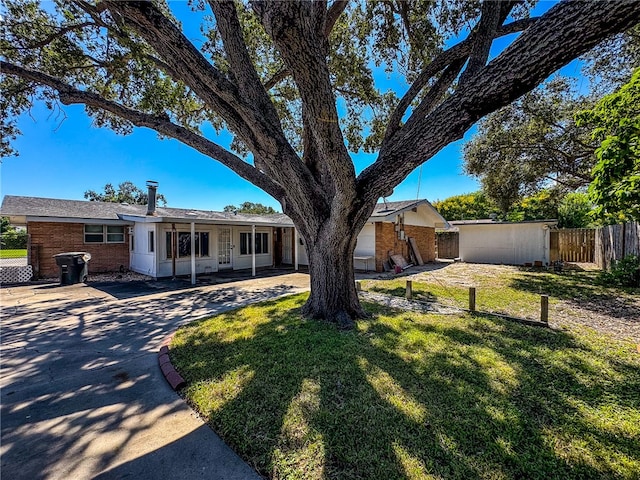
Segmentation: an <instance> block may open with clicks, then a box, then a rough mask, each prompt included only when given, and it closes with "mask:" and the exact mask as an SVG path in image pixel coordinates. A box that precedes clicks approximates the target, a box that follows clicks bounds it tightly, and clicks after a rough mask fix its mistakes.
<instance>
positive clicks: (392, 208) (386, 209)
mask: <svg viewBox="0 0 640 480" xmlns="http://www.w3.org/2000/svg"><path fill="white" fill-rule="evenodd" d="M421 203H427V204H429V202H427V200H403V201H400V202H383V203H378V204H377V205H376V208H374V209H373V213H372V214H371V216H372V217H386V216H388V215H393V214H394V213H398V212H400V211H403V210H408V209H410V208H413V207H415V206H418V205H420V204H421ZM429 205H430V204H429Z"/></svg>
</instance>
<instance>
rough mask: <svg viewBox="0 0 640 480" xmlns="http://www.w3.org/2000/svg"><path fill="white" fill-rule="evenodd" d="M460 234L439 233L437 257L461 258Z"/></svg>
mask: <svg viewBox="0 0 640 480" xmlns="http://www.w3.org/2000/svg"><path fill="white" fill-rule="evenodd" d="M459 237H460V234H459V233H458V232H438V233H437V234H436V249H437V251H436V256H437V257H438V258H457V257H459V256H460V243H459Z"/></svg>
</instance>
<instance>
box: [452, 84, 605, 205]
mask: <svg viewBox="0 0 640 480" xmlns="http://www.w3.org/2000/svg"><path fill="white" fill-rule="evenodd" d="M590 105H592V103H590V102H589V100H588V99H587V98H585V97H581V96H576V95H575V92H574V90H573V88H572V87H571V82H570V81H569V80H567V79H565V78H562V77H558V78H556V79H554V80H552V81H550V82H548V83H546V84H545V85H544V86H543V87H541V88H539V89H536V90H534V91H532V92H529V93H528V94H526V95H524V96H523V97H522V98H521V99H520V100H518V101H516V102H514V103H512V104H511V105H509V106H507V107H504V108H502V109H501V110H499V111H497V112H495V113H493V114H491V115H489V116H488V117H486V118H485V119H483V120H481V121H480V123H479V127H478V133H477V134H476V135H474V136H473V137H472V139H471V141H469V142H468V143H467V144H466V145H465V147H464V159H465V170H466V171H467V173H469V174H471V175H474V176H477V177H479V178H480V181H481V184H482V189H483V191H484V192H485V194H486V195H487V196H488V197H489V198H490V199H491V200H493V201H494V202H495V203H496V204H497V205H498V206H499V207H500V209H501V210H502V212H503V213H506V212H508V211H509V210H511V207H512V206H513V205H514V204H515V203H516V202H517V201H518V200H519V199H521V198H523V197H524V196H527V195H532V194H534V193H536V192H538V191H540V190H541V189H544V188H547V187H548V186H549V185H556V186H557V187H558V188H559V189H561V190H563V191H564V192H568V191H574V190H576V189H578V188H580V187H584V186H586V185H588V184H589V182H590V181H591V169H592V167H593V164H594V163H595V156H594V154H593V152H594V150H595V145H594V144H593V142H592V141H591V139H590V130H589V129H588V128H586V127H581V126H578V125H576V122H575V121H574V115H575V112H576V111H578V110H580V109H583V108H585V106H590Z"/></svg>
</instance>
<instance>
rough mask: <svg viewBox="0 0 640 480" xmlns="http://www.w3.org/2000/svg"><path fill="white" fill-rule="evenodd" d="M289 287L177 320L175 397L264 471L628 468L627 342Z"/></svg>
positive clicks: (626, 473) (637, 376) (633, 462)
mask: <svg viewBox="0 0 640 480" xmlns="http://www.w3.org/2000/svg"><path fill="white" fill-rule="evenodd" d="M305 299H306V296H305V295H304V294H303V295H296V296H292V297H287V298H285V299H281V300H277V301H272V302H267V303H263V304H258V305H254V306H251V307H247V308H243V309H240V310H236V311H233V312H229V313H225V314H221V315H218V316H215V317H213V318H210V319H207V320H202V321H199V322H195V323H193V324H190V325H188V326H186V327H183V328H181V329H180V330H178V332H177V334H176V336H175V337H174V340H173V343H172V347H171V348H172V350H171V358H172V361H173V362H174V365H175V366H176V368H177V369H178V370H179V371H180V372H181V374H182V375H183V376H184V377H185V379H186V380H187V382H188V387H187V388H186V390H185V391H184V393H185V395H186V397H187V399H188V401H189V402H190V403H191V404H192V405H193V406H194V407H195V408H196V409H197V410H198V411H199V412H200V413H201V414H202V415H203V417H204V418H205V419H206V421H207V422H208V423H209V425H211V427H212V428H213V429H214V430H215V431H216V432H217V433H218V434H219V435H220V436H221V437H222V438H223V439H224V440H225V441H226V442H227V443H228V444H230V446H231V447H232V448H233V449H234V450H235V451H236V452H238V453H239V454H240V455H241V456H242V457H243V458H244V459H245V460H246V461H248V462H249V464H251V465H252V466H254V467H255V468H256V469H257V470H258V471H259V472H260V473H261V474H262V475H265V476H267V477H269V478H273V479H284V478H287V479H305V480H306V479H324V478H331V479H333V478H336V479H396V478H407V479H422V478H433V479H436V478H464V479H467V478H487V479H510V478H528V479H543V478H544V479H547V478H563V479H564V478H569V479H571V478H576V479H577V478H594V479H595V478H628V479H632V478H638V472H640V396H638V391H640V356H639V355H638V354H637V352H636V350H635V346H634V345H632V344H630V343H621V342H613V341H611V340H607V339H605V338H603V337H602V336H599V335H596V334H594V333H593V332H592V331H590V330H589V331H586V332H582V333H580V332H578V333H573V332H572V333H567V332H560V331H553V330H548V329H540V328H535V327H527V326H524V325H520V324H516V323H513V322H508V321H503V320H500V319H496V318H491V317H485V316H471V315H462V316H455V315H454V316H452V315H449V316H438V315H426V314H418V313H406V312H400V311H395V310H391V309H386V308H383V307H380V306H378V305H373V304H364V306H365V308H366V309H367V311H368V312H369V313H370V314H371V317H370V318H368V319H365V320H360V321H358V322H357V327H356V329H355V330H353V331H349V332H342V331H338V330H337V329H336V328H334V326H332V325H330V324H327V323H323V322H319V321H313V320H306V319H304V318H302V317H301V316H300V315H299V313H298V310H299V307H300V306H301V305H302V304H303V303H304V301H305Z"/></svg>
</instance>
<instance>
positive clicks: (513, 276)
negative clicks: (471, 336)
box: [361, 264, 640, 320]
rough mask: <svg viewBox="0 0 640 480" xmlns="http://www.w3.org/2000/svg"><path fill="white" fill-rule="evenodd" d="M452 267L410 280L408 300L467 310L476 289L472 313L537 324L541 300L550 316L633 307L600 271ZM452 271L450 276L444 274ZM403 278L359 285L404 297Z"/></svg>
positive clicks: (628, 292)
mask: <svg viewBox="0 0 640 480" xmlns="http://www.w3.org/2000/svg"><path fill="white" fill-rule="evenodd" d="M468 267H469V266H468V265H465V264H452V265H450V266H447V267H446V268H444V269H442V270H436V271H434V272H425V273H422V274H419V275H418V276H417V277H412V278H413V280H412V288H413V297H414V299H416V300H421V301H435V302H438V303H441V304H444V305H450V306H455V307H459V308H468V306H469V287H470V286H473V287H475V288H476V309H477V310H479V311H481V312H490V313H498V314H503V315H510V316H513V317H521V318H529V319H535V320H537V319H539V318H540V296H541V295H548V296H549V305H550V307H551V310H552V315H553V314H555V312H554V308H555V307H557V306H558V305H559V304H561V303H569V304H572V305H575V306H580V307H583V308H588V309H590V310H598V309H599V308H601V309H602V311H603V313H606V312H607V310H611V309H615V308H617V306H618V305H619V304H621V303H622V304H624V303H625V302H626V303H629V302H633V301H634V298H635V299H637V298H638V295H639V294H640V289H639V288H620V287H608V286H606V285H603V284H602V282H601V280H600V279H599V271H597V270H592V271H565V272H563V273H561V274H558V273H553V272H548V271H544V270H533V271H531V270H528V269H524V268H517V267H497V266H485V268H481V269H473V268H471V269H468ZM448 272H451V273H448ZM406 281H407V279H406V278H397V279H391V280H364V281H362V282H361V283H362V288H363V290H369V291H372V292H376V293H384V294H388V295H395V296H400V297H404V296H405V292H406Z"/></svg>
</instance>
